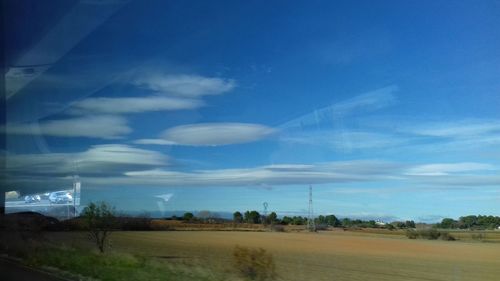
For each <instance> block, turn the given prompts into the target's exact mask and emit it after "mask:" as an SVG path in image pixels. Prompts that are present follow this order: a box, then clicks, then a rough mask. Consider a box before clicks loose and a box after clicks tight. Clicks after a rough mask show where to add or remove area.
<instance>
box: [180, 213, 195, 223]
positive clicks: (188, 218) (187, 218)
mask: <svg viewBox="0 0 500 281" xmlns="http://www.w3.org/2000/svg"><path fill="white" fill-rule="evenodd" d="M193 219H194V215H193V213H190V212H187V213H184V215H183V216H182V220H184V221H192V220H193Z"/></svg>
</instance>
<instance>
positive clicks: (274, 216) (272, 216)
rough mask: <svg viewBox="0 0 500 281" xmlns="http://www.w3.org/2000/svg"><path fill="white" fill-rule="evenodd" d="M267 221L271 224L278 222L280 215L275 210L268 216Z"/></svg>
mask: <svg viewBox="0 0 500 281" xmlns="http://www.w3.org/2000/svg"><path fill="white" fill-rule="evenodd" d="M266 219H267V221H268V223H269V224H275V223H278V215H277V214H276V213H275V212H271V213H270V214H269V216H267V218H266Z"/></svg>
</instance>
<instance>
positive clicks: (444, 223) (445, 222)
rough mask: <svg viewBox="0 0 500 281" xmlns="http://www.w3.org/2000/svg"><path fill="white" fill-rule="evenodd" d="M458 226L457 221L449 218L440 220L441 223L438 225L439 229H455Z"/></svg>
mask: <svg viewBox="0 0 500 281" xmlns="http://www.w3.org/2000/svg"><path fill="white" fill-rule="evenodd" d="M457 226H458V221H456V220H454V219H451V218H444V219H442V220H441V223H440V224H439V225H438V227H440V228H447V229H449V228H456V227H457Z"/></svg>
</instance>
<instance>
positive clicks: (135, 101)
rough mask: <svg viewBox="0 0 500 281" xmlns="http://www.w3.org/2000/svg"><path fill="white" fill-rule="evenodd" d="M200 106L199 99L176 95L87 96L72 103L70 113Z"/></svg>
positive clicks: (120, 112) (113, 112) (144, 110)
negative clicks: (177, 96)
mask: <svg viewBox="0 0 500 281" xmlns="http://www.w3.org/2000/svg"><path fill="white" fill-rule="evenodd" d="M201 106H203V102H202V101H201V100H196V99H185V98H176V97H159V96H150V97H127V98H125V97H121V98H88V99H84V100H81V101H78V102H75V103H74V104H72V108H71V113H76V114H82V113H101V114H123V113H139V112H148V111H167V110H181V109H196V108H199V107H201Z"/></svg>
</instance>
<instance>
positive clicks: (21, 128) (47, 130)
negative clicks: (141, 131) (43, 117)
mask: <svg viewBox="0 0 500 281" xmlns="http://www.w3.org/2000/svg"><path fill="white" fill-rule="evenodd" d="M2 131H6V133H7V134H10V135H45V136H54V137H86V138H103V139H117V138H121V137H123V136H124V135H126V134H128V133H130V132H131V131H132V129H131V128H130V127H129V126H128V125H127V121H126V119H125V118H123V117H120V116H111V115H97V116H83V117H78V118H70V119H61V120H50V121H43V122H41V123H32V124H20V123H12V124H7V126H6V127H3V128H2Z"/></svg>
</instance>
